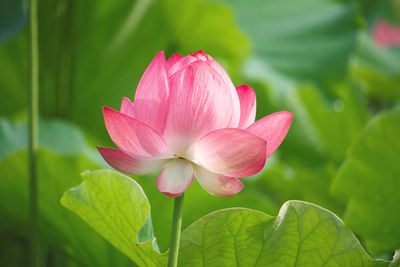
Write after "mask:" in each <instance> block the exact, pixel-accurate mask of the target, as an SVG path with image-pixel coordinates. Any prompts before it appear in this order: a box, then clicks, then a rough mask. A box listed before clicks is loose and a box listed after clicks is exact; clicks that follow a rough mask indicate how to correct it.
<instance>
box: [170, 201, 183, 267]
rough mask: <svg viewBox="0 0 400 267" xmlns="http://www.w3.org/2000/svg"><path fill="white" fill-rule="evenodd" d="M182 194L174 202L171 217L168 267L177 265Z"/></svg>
mask: <svg viewBox="0 0 400 267" xmlns="http://www.w3.org/2000/svg"><path fill="white" fill-rule="evenodd" d="M182 207H183V194H182V195H180V196H179V197H176V198H175V200H174V214H173V217H172V230H171V243H170V249H169V256H168V267H176V266H177V265H178V254H179V242H180V240H181V227H182Z"/></svg>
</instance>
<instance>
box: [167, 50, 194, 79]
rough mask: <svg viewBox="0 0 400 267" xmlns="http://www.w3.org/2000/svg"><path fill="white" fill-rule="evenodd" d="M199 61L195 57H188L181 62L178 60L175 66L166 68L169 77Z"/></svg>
mask: <svg viewBox="0 0 400 267" xmlns="http://www.w3.org/2000/svg"><path fill="white" fill-rule="evenodd" d="M199 60H200V59H199V58H197V57H195V56H194V55H188V56H186V57H184V58H182V59H181V60H179V61H178V62H177V63H176V64H174V65H172V66H171V67H169V68H168V73H169V76H170V77H171V76H172V75H174V74H175V73H177V72H179V71H181V70H182V69H184V68H186V67H187V66H188V65H190V64H191V63H193V62H196V61H199Z"/></svg>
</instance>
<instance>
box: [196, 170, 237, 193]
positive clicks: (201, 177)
mask: <svg viewBox="0 0 400 267" xmlns="http://www.w3.org/2000/svg"><path fill="white" fill-rule="evenodd" d="M195 174H196V178H197V181H198V182H199V184H200V185H201V187H203V189H204V190H206V191H207V192H208V193H210V194H212V195H214V196H217V197H230V196H233V195H236V194H237V193H239V192H240V191H241V190H242V189H243V184H242V183H241V182H240V181H239V180H238V179H236V178H234V177H229V176H224V175H222V174H217V173H213V172H210V171H208V170H206V169H204V168H202V167H200V166H196V167H195Z"/></svg>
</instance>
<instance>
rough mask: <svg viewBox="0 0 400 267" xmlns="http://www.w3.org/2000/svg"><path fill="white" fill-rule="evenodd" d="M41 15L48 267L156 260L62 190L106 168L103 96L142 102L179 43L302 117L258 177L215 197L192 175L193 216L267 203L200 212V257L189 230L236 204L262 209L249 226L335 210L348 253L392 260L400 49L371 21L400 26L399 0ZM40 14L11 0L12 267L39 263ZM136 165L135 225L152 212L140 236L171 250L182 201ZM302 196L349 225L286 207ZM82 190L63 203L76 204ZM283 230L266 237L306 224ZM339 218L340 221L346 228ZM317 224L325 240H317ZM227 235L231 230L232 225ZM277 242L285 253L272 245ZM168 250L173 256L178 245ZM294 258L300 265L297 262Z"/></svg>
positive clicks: (2, 239)
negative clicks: (30, 248)
mask: <svg viewBox="0 0 400 267" xmlns="http://www.w3.org/2000/svg"><path fill="white" fill-rule="evenodd" d="M39 13H40V14H39V43H40V51H39V52H40V113H41V116H42V117H41V123H40V150H39V160H38V172H39V226H40V237H41V242H42V246H43V249H42V250H41V252H42V263H43V265H47V266H75V265H83V266H110V265H111V264H112V265H113V266H128V265H130V264H131V262H130V260H129V258H130V259H133V260H134V261H135V262H136V263H137V264H144V263H143V257H144V256H142V257H140V256H137V255H139V254H137V253H136V252H132V250H130V249H129V245H128V246H127V247H124V248H122V249H121V247H119V245H118V244H119V241H116V240H110V238H109V237H107V236H106V235H105V234H103V236H104V237H105V238H106V239H109V241H110V242H111V243H112V244H113V245H114V246H116V247H118V248H119V249H121V250H122V251H123V252H124V253H125V254H126V255H124V254H122V253H121V252H120V251H119V250H118V249H116V248H115V247H114V246H113V245H111V244H110V243H109V242H108V241H106V240H105V239H104V238H103V237H102V236H101V235H99V234H98V232H96V231H95V230H97V231H102V230H99V229H98V227H101V226H93V225H91V226H93V227H94V229H95V230H93V229H92V228H91V227H89V226H88V225H87V224H86V223H85V222H84V220H85V218H83V219H84V220H82V219H81V218H79V217H78V216H77V215H76V214H74V213H72V212H70V211H69V210H67V209H66V208H64V207H63V206H62V205H61V204H60V199H61V197H62V196H63V194H64V192H65V191H66V190H67V189H69V188H71V187H75V186H77V185H78V184H80V183H81V181H82V179H81V177H80V176H79V174H80V173H81V172H83V171H86V170H98V169H101V168H107V165H106V164H105V163H104V162H103V161H102V159H101V158H100V157H99V155H98V154H97V153H96V152H95V151H94V150H93V148H94V147H95V146H96V145H99V146H107V145H109V146H112V143H111V141H110V139H109V138H108V135H107V132H106V130H105V127H104V123H103V118H102V114H101V106H109V107H112V108H118V107H119V105H120V101H121V99H122V97H124V96H128V97H130V98H131V99H133V96H134V93H135V88H136V85H137V84H138V81H139V79H140V77H141V75H142V73H143V72H144V70H145V68H146V66H147V65H148V63H149V62H150V61H151V59H152V58H153V57H154V55H155V54H156V53H157V52H158V51H159V50H164V51H165V52H166V54H167V55H168V56H170V55H172V54H173V53H175V52H179V53H181V54H183V55H186V54H188V53H190V52H196V51H197V50H199V49H203V50H205V51H206V52H207V53H209V54H211V55H212V56H213V57H214V58H216V59H217V60H218V61H219V62H220V63H221V64H222V65H223V66H224V68H226V70H227V71H228V73H229V74H230V76H231V78H232V80H233V81H234V83H235V84H236V85H240V84H242V83H247V84H250V85H251V86H252V87H253V88H254V90H255V91H256V94H257V103H258V106H257V117H258V118H261V117H263V116H265V115H267V114H268V113H271V112H275V111H280V110H288V111H291V112H293V113H294V114H295V117H294V122H293V124H292V128H291V130H290V132H289V135H288V137H287V138H286V140H285V141H284V143H283V144H282V146H281V148H280V149H279V150H278V151H277V153H275V154H274V156H273V157H272V158H270V159H269V160H268V161H267V164H266V167H265V169H264V170H263V171H262V172H261V173H260V174H258V175H256V176H254V177H249V178H246V179H243V180H242V181H243V182H244V183H245V188H244V190H243V192H241V193H240V194H239V195H237V196H234V197H232V198H227V199H225V198H216V197H213V196H211V195H209V194H208V193H206V192H205V191H204V190H202V189H201V188H200V186H199V185H198V184H197V183H194V184H193V185H192V186H191V187H190V188H189V190H188V192H187V194H186V196H185V204H184V221H183V228H187V227H188V226H189V225H191V224H192V223H193V222H195V221H196V220H198V219H199V218H201V217H202V216H204V215H206V214H208V213H210V212H213V211H215V210H218V209H222V208H229V207H244V208H251V209H255V210H259V211H261V212H263V213H256V212H255V211H248V210H241V209H233V210H230V211H225V213H218V212H217V213H212V214H211V215H208V216H207V217H204V218H202V219H201V220H200V221H197V222H196V223H195V224H193V225H192V226H191V227H190V228H187V230H186V231H185V233H186V234H185V235H186V237H185V235H184V238H183V244H184V251H188V252H187V253H188V254H187V255H191V254H190V253H193V255H199V254H198V253H195V250H196V248H195V247H193V246H191V245H190V243H188V241H187V240H196V235H199V234H203V235H205V233H206V232H207V231H208V230H207V229H208V228H204V227H203V226H202V224H204V222H205V221H210V223H211V224H215V228H218V227H222V226H220V225H219V224H218V216H222V217H224V216H226V218H225V219H226V221H229V220H232V218H230V216H233V217H235V216H238V217H240V216H244V215H242V213H246V212H250V213H251V215H248V216H250V217H252V218H253V219H252V220H251V221H250V222H248V223H249V227H251V225H252V224H257V223H260V222H263V223H267V222H268V221H270V222H271V224H273V222H274V221H276V220H278V219H277V218H280V217H282V218H286V219H287V220H288V221H290V220H291V218H294V217H293V216H294V215H293V214H295V213H294V212H295V211H298V212H299V210H300V211H301V212H303V213H301V212H300V213H299V214H305V215H304V216H306V215H307V216H309V217H307V218H308V219H305V221H306V222H312V221H313V220H314V218H315V216H316V215H315V214H319V215H318V216H325V217H326V218H328V219H327V222H326V226H324V227H327V228H323V229H330V228H329V227H333V226H335V227H336V226H337V227H338V228H335V229H336V230H335V231H338V233H341V234H344V235H345V236H348V238H349V239H348V241H347V243H346V242H345V244H355V245H354V246H356V247H357V248H356V251H355V252H354V251H353V252H351V253H355V254H351V256H349V258H348V259H353V260H354V257H359V258H358V259H361V260H363V261H364V260H365V262H364V263H365V264H366V265H368V264H371V265H374V264H382V265H387V264H388V263H387V262H385V261H376V260H373V258H375V259H376V258H379V259H383V260H392V257H393V255H394V251H395V250H396V249H399V248H400V231H399V227H398V225H400V207H399V205H398V203H399V202H400V199H399V193H398V189H399V188H400V165H399V164H398V163H399V162H400V156H399V155H400V140H399V138H398V136H397V134H398V133H399V132H400V110H399V102H400V47H399V46H397V47H396V46H393V47H389V48H383V47H380V46H378V45H377V44H376V43H375V42H374V40H373V37H372V34H371V32H372V30H373V27H374V25H375V23H376V22H377V21H378V20H382V19H384V20H386V21H388V22H390V23H392V24H393V25H396V24H400V2H399V1H398V0H385V1H381V0H379V1H378V0H368V1H361V0H354V1H342V0H299V1H295V2H294V1H290V0H268V1H261V0H253V1H239V0H230V1H228V0H213V1H203V0H201V1H200V0H187V1H175V0H136V1H128V0H122V1H107V0H99V1H96V2H95V3H93V2H90V1H77V0H56V1H54V0H52V1H50V0H40V1H39ZM26 20H27V19H26V3H25V2H24V1H22V0H21V1H12V0H5V1H2V2H1V4H0V45H1V46H0V90H1V91H0V92H1V97H0V115H1V119H0V248H1V249H0V265H1V266H26V262H25V257H22V256H21V255H25V253H26V247H27V242H26V236H27V232H26V231H27V223H28V211H27V208H28V182H27V181H28V177H27V173H28V172H27V134H26V123H25V121H26V111H27V104H28V96H29V94H28V90H29V49H28V48H29V42H28V29H27V27H26V23H25V22H26ZM89 176H90V175H89ZM133 178H134V179H135V181H137V183H138V184H139V185H140V186H141V187H142V188H143V190H144V193H145V194H146V195H147V197H148V201H149V203H150V205H151V211H150V213H151V219H147V220H146V218H147V217H146V216H145V217H144V218H140V220H139V219H138V218H137V217H136V216H135V214H131V216H132V217H127V218H130V219H131V220H130V221H129V222H126V223H128V224H129V223H131V222H132V220H138V222H137V225H136V226H135V227H138V228H137V229H136V228H135V229H134V231H133V232H132V233H133V234H132V235H136V234H138V239H137V240H138V241H139V242H142V241H143V242H145V241H148V240H152V239H153V238H154V236H155V237H157V239H156V243H155V250H157V249H159V251H161V253H163V252H165V251H166V250H167V248H168V243H169V231H170V221H171V210H172V205H173V204H172V199H170V198H168V197H166V196H164V195H162V194H161V193H159V191H158V190H157V188H156V186H155V178H156V175H155V174H154V175H148V176H144V177H133ZM88 179H89V178H88ZM88 179H86V178H85V181H86V182H87V181H88ZM115 179H117V178H115ZM118 179H122V178H118ZM118 179H117V180H118ZM89 180H90V179H89ZM132 190H133V189H132ZM135 190H136V189H135ZM293 199H296V200H302V201H307V202H311V203H315V204H317V205H319V206H321V207H322V208H326V209H328V210H330V211H332V212H334V213H335V214H336V215H338V216H339V217H340V219H342V220H343V221H344V223H345V225H346V227H348V228H345V227H343V226H342V222H341V221H340V220H339V219H338V218H337V217H334V216H333V215H332V214H331V213H326V211H325V210H323V209H322V208H319V207H314V206H308V205H309V204H304V202H296V201H294V202H287V203H286V204H284V203H285V202H286V201H288V200H293ZM78 200H79V198H77V199H75V201H78ZM71 201H72V200H71ZM80 201H82V200H80ZM146 201H147V200H146ZM73 203H75V202H69V204H65V203H64V204H65V205H67V206H68V208H70V209H72V210H74V207H75V206H74V204H73ZM146 203H147V202H146ZM75 204H76V203H75ZM282 205H284V207H286V208H287V211H285V208H281V206H282ZM299 205H300V206H299ZM302 205H304V206H302ZM288 207H289V208H288ZM88 209H89V207H88ZM280 210H281V212H279V211H280ZM75 211H76V212H77V210H75ZM264 212H265V213H264ZM77 213H78V214H79V212H77ZM148 213H149V211H145V213H144V214H148ZM228 213H229V214H230V215H229V214H228ZM267 214H269V215H267ZM278 214H279V215H278ZM313 214H314V215H313ZM321 214H322V215H321ZM79 215H80V216H82V215H81V214H79ZM276 215H277V216H276ZM246 216H247V215H246ZM318 216H317V217H318ZM125 219H126V218H125ZM144 221H146V223H145V226H144V227H143V228H142V226H143V223H144ZM232 227H234V226H232ZM342 227H343V229H342ZM115 229H119V226H118V225H117V226H116V228H115ZM252 229H253V228H252ZM271 229H272V228H271ZM332 229H333V228H332ZM275 230H276V229H275ZM278 230H279V229H278ZM350 230H351V231H352V232H353V233H354V234H355V235H356V236H357V238H358V240H359V241H360V243H361V245H360V244H359V243H358V241H357V239H356V238H355V237H354V236H353V234H352V233H351V232H350ZM115 231H117V230H115ZM153 231H154V233H153ZM221 231H222V230H221ZM280 231H281V232H279V231H278V233H276V236H274V238H273V240H272V241H271V240H269V241H266V242H265V244H264V246H268V244H269V245H271V244H272V245H273V244H275V243H274V242H278V241H279V240H281V239H282V240H285V239H284V238H285V235H295V234H299V233H297V232H296V233H290V232H286V231H288V230H286V228H283V230H280ZM335 231H333V230H330V231H329V233H330V234H332V235H333V237H334V235H335V234H334V233H335ZM222 232H223V231H222ZM135 233H136V234H135ZM238 233H239V232H238ZM254 235H256V234H254ZM319 235H321V233H316V236H315V237H313V236H312V237H313V238H316V239H315V240H318V238H319ZM322 235H324V236H326V234H325V233H322ZM220 238H225V239H226V240H228V239H229V233H226V236H221V237H220ZM349 240H350V241H349ZM129 242H133V243H132V244H133V245H134V243H135V242H134V240H130V241H129ZM226 242H229V241H226ZM268 242H270V243H268ZM282 242H283V241H282ZM285 242H286V241H285ZM293 242H294V243H293V244H294V245H293V246H295V244H296V240H294V241H293ZM315 242H318V241H315ZM116 243H117V244H116ZM145 243H146V244H145V245H144V247H145V248H143V250H144V251H145V250H149V251H150V252H151V253H153V252H154V251H153V248H152V247H151V246H152V244H151V242H150V243H149V242H145ZM132 244H131V245H132ZM204 244H205V245H206V244H207V242H206V243H204ZM227 244H229V243H227ZM260 244H261V243H260ZM363 248H364V249H365V250H366V251H367V253H368V254H369V255H368V254H367V253H365V251H364V250H363ZM150 252H149V253H150ZM132 253H133V254H132ZM154 253H156V252H154ZM157 253H158V252H157ZM221 253H225V252H221ZM249 253H250V252H249ZM279 253H282V254H285V253H286V252H285V251H281V252H276V254H274V255H275V256H276V255H280V254H279ZM288 253H289V252H288ZM289 254H290V253H289ZM132 255H133V256H132ZM157 255H158V254H157ZM354 255H356V256H354ZM360 255H361V256H360ZM136 257H139V258H140V259H136ZM157 257H160V261H161V262H162V261H163V260H164V258H165V255H164V256H162V255H158V256H157ZM188 257H189V258H190V259H195V260H196V258H195V257H190V256H187V257H185V256H183V257H182V259H181V260H182V261H183V263H185V264H187V260H188ZM207 257H211V258H212V257H213V256H212V254H207ZM302 257H304V259H307V256H304V255H303V256H302ZM310 257H311V256H310ZM313 257H315V256H313ZM267 258H268V257H267ZM135 259H136V260H135ZM206 260H207V259H206ZM203 263H204V262H203ZM341 263H342V264H345V263H346V260H343V261H341ZM191 264H194V263H193V262H191ZM197 264H198V263H197ZM221 264H223V263H221ZM242 264H243V265H244V266H247V265H246V264H249V265H251V264H253V263H249V262H242ZM305 264H307V262H306V263H305ZM393 264H395V263H393ZM194 265H196V264H194ZM283 266H293V262H291V259H289V260H288V261H287V265H283Z"/></svg>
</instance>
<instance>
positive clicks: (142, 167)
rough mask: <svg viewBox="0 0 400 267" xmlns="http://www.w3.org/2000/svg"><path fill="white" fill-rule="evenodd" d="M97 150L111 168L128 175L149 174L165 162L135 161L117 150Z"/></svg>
mask: <svg viewBox="0 0 400 267" xmlns="http://www.w3.org/2000/svg"><path fill="white" fill-rule="evenodd" d="M97 149H98V150H99V152H100V154H101V156H102V157H103V158H104V160H105V161H107V163H108V164H110V166H111V167H113V168H114V169H116V170H118V171H121V172H124V173H129V174H135V175H142V174H146V173H150V172H153V171H155V170H157V169H159V168H161V166H162V165H164V164H165V163H166V162H167V160H165V159H155V160H143V159H135V158H132V157H130V156H128V154H125V153H124V152H122V151H121V150H118V149H112V148H106V147H98V148H97Z"/></svg>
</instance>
